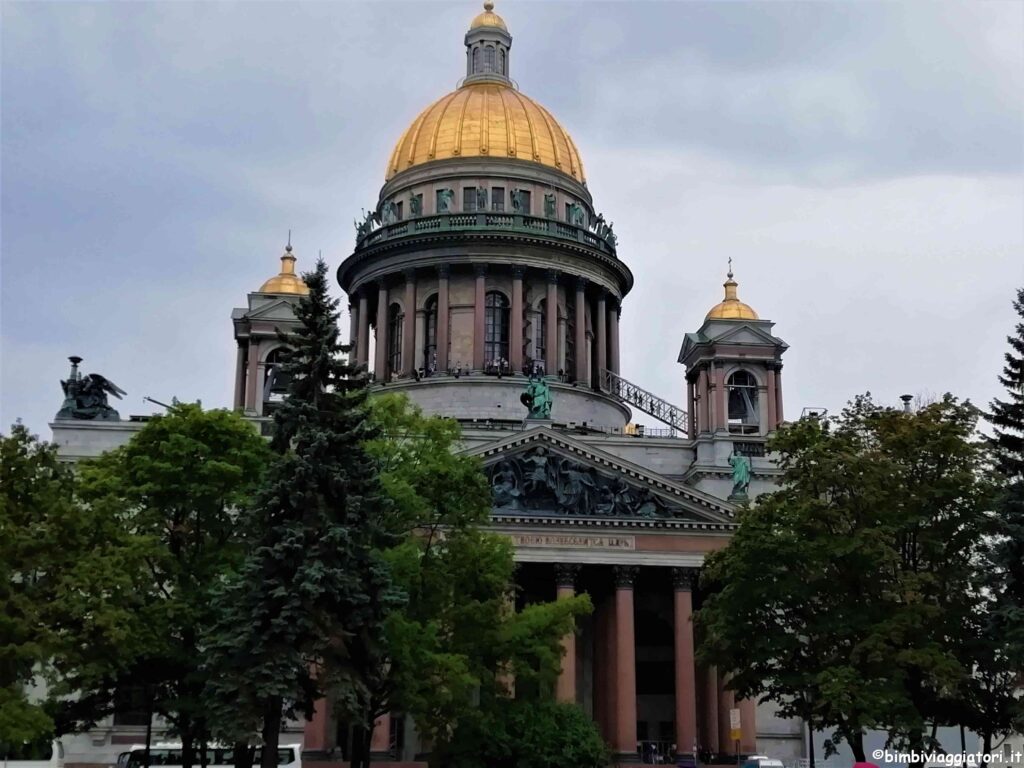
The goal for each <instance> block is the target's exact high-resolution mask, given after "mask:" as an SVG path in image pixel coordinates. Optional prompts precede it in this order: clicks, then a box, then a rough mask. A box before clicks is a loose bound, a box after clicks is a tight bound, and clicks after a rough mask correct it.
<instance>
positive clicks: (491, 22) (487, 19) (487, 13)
mask: <svg viewBox="0 0 1024 768" xmlns="http://www.w3.org/2000/svg"><path fill="white" fill-rule="evenodd" d="M479 27H497V28H498V29H503V30H505V31H506V32H508V27H506V26H505V20H504V19H503V18H501V16H499V15H498V14H496V13H495V12H494V3H492V2H490V1H489V0H488V2H486V3H484V12H483V13H481V14H480V15H478V16H477V17H476V18H475V19H473V21H471V22H470V23H469V28H470V29H477V28H479Z"/></svg>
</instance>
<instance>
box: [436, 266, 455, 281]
mask: <svg viewBox="0 0 1024 768" xmlns="http://www.w3.org/2000/svg"><path fill="white" fill-rule="evenodd" d="M451 273H452V267H451V264H438V265H437V276H438V277H443V278H446V279H447V277H448V276H449V275H450V274H451Z"/></svg>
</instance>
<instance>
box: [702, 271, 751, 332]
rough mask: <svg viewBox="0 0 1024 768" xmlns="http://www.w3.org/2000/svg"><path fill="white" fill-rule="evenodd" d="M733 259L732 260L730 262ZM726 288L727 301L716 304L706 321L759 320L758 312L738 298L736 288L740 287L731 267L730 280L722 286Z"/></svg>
mask: <svg viewBox="0 0 1024 768" xmlns="http://www.w3.org/2000/svg"><path fill="white" fill-rule="evenodd" d="M731 261H732V259H730V262H731ZM722 285H724V286H725V300H724V301H722V302H720V303H719V304H716V305H715V306H713V307H712V308H711V311H710V312H708V314H707V316H706V317H705V318H704V319H705V320H757V319H758V317H757V312H755V311H754V309H753V307H751V306H750V305H749V304H744V303H743V302H742V301H740V300H739V299H738V298H737V297H736V286H737V285H739V283H737V282H736V281H735V280H733V279H732V267H731V266H730V267H729V274H728V279H727V280H726V281H725V282H724V283H723V284H722Z"/></svg>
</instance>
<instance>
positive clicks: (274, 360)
mask: <svg viewBox="0 0 1024 768" xmlns="http://www.w3.org/2000/svg"><path fill="white" fill-rule="evenodd" d="M286 354H287V350H286V349H285V348H284V347H278V348H277V349H275V350H273V351H272V352H271V353H270V354H269V355H267V359H266V360H265V361H264V362H263V402H264V403H279V402H281V401H282V400H283V399H284V396H285V395H286V394H288V384H289V377H287V376H285V375H284V373H283V372H282V371H281V370H280V365H281V363H283V362H284V357H285V355H286Z"/></svg>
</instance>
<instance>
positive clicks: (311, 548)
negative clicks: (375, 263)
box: [206, 260, 400, 768]
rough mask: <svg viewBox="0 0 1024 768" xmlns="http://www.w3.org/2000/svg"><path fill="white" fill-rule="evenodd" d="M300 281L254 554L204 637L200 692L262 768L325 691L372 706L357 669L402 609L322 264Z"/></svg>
mask: <svg viewBox="0 0 1024 768" xmlns="http://www.w3.org/2000/svg"><path fill="white" fill-rule="evenodd" d="M304 279H305V281H306V284H307V285H308V286H309V294H308V296H306V297H304V298H303V299H302V301H301V302H300V303H299V305H298V306H297V307H296V318H297V319H298V320H299V327H298V329H297V331H296V332H295V334H293V335H291V336H288V337H282V341H283V342H284V343H285V344H287V346H288V348H289V351H288V353H287V354H286V355H285V360H284V362H283V363H282V367H281V370H282V372H283V373H284V375H285V376H287V377H288V380H289V389H288V394H287V396H286V397H285V399H284V401H283V402H282V404H281V405H280V407H279V408H278V409H277V410H276V411H275V413H274V437H273V442H272V448H273V450H274V452H275V454H276V456H275V458H274V460H273V462H272V464H271V466H270V468H269V470H268V473H267V478H266V481H265V483H264V485H263V487H262V490H261V491H260V493H259V497H258V500H257V502H256V504H255V505H254V507H253V508H252V509H251V510H250V512H249V514H248V516H247V520H246V522H245V525H246V526H247V528H248V530H250V531H251V535H252V541H253V545H252V548H251V550H250V552H249V553H248V555H247V557H246V559H245V561H244V563H243V565H242V567H241V568H240V570H239V572H238V574H237V575H236V576H235V577H234V578H231V579H229V580H227V581H226V582H225V584H224V585H223V587H222V589H221V590H220V592H219V593H218V595H217V599H216V600H215V604H216V609H217V612H218V620H217V621H216V622H215V624H214V625H213V628H212V631H211V632H210V633H209V634H208V636H207V639H206V642H207V643H208V645H209V647H210V649H211V662H210V668H211V669H212V670H215V671H216V674H215V678H214V679H213V680H211V684H210V686H209V691H210V693H211V695H212V696H213V697H214V699H215V700H216V701H217V702H218V703H219V708H218V711H221V712H224V713H225V717H235V718H236V719H237V720H238V721H239V723H240V724H244V723H257V722H258V723H260V724H261V731H262V740H263V744H264V749H263V758H262V761H263V766H264V768H274V766H275V765H276V763H277V746H278V743H279V740H280V727H281V719H282V717H283V716H284V715H285V714H291V713H295V712H300V713H303V714H305V715H306V716H307V717H308V716H310V715H311V711H312V707H313V702H314V701H315V700H316V699H318V698H320V697H321V695H322V694H323V692H324V691H325V690H328V689H329V690H332V691H334V692H335V695H336V697H337V698H338V701H339V706H341V707H343V708H344V709H345V711H348V712H363V713H369V712H370V711H371V705H370V696H371V689H372V685H371V681H369V680H368V679H367V674H368V673H369V672H372V671H373V670H376V669H379V667H380V664H379V662H378V658H379V656H380V655H381V654H382V653H383V644H384V621H385V619H386V618H387V615H388V613H389V612H390V611H391V610H392V608H393V607H394V606H396V605H397V604H399V603H400V594H399V593H397V592H396V591H395V590H394V588H393V586H392V583H391V578H390V574H389V571H388V568H387V565H386V563H385V562H384V560H383V558H382V556H381V549H382V548H384V547H387V546H389V545H390V544H391V543H392V537H391V535H390V534H389V533H388V527H387V524H386V520H387V518H388V516H389V514H390V504H389V502H388V499H387V498H386V497H385V495H384V494H383V492H382V491H381V488H380V480H379V477H378V472H377V467H376V464H375V462H374V460H373V459H372V458H371V457H370V456H369V455H368V454H367V451H366V448H365V445H366V443H367V441H369V440H372V439H373V438H374V437H375V432H374V428H373V426H372V425H371V423H370V422H369V420H368V417H367V415H368V414H367V382H366V377H365V375H364V374H362V373H360V372H359V371H358V369H357V368H356V367H355V366H354V365H352V364H350V363H349V362H348V361H347V359H346V357H345V356H344V355H343V353H344V352H345V351H346V348H345V347H343V346H342V345H341V343H340V342H339V340H338V326H337V320H338V312H337V305H338V302H337V301H336V300H334V299H332V298H330V296H329V295H328V293H327V265H326V263H324V261H323V260H320V261H318V262H317V265H316V269H315V270H314V271H313V272H312V273H308V274H306V275H304ZM365 726H366V727H367V728H368V727H369V726H370V723H369V722H367V723H365Z"/></svg>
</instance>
